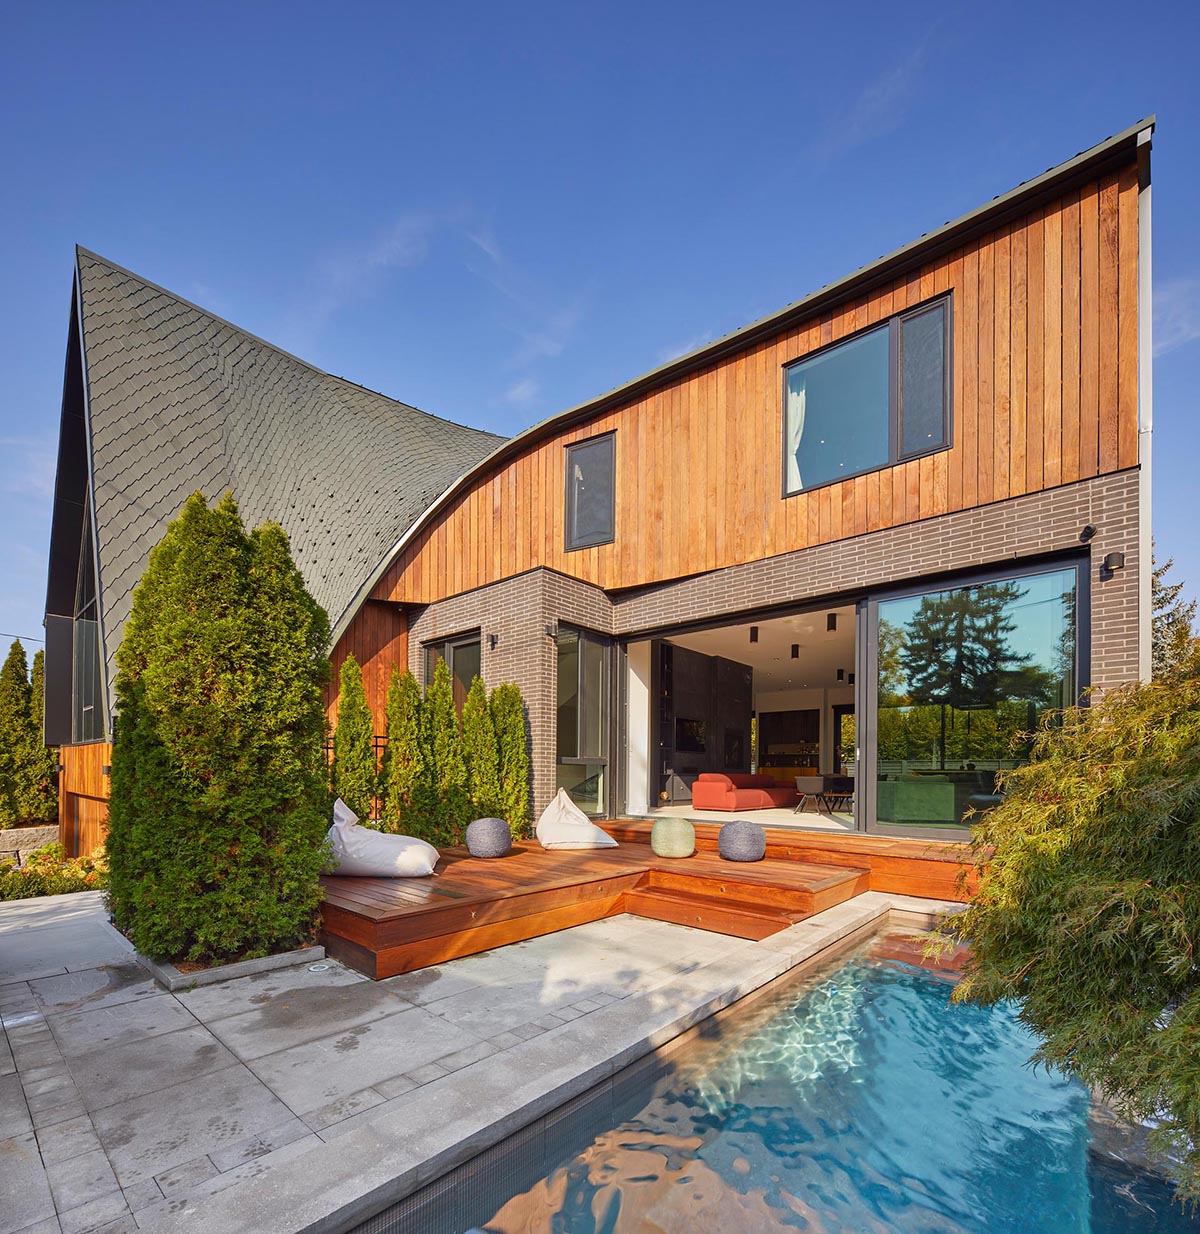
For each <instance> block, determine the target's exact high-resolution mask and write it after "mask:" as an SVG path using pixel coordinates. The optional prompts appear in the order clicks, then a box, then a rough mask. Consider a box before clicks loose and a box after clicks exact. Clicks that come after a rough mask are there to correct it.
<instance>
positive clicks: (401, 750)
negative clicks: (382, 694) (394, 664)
mask: <svg viewBox="0 0 1200 1234" xmlns="http://www.w3.org/2000/svg"><path fill="white" fill-rule="evenodd" d="M422 707H423V703H422V700H421V687H420V686H419V685H417V680H416V678H415V677H414V676H413V675H412V673H410V672H408V671H407V670H405V671H404V672H401V671H400V670H399V668H394V669H393V670H392V680H391V683H390V684H389V686H388V698H387V745H386V747H385V748H384V751H383V766H382V769H381V771H380V781H381V790H380V795H381V797H382V799H383V802H382V813H381V821H382V823H383V829H384V830H385V831H390V832H393V833H395V834H399V835H411V836H417V837H418V838H419V839H423V840H428V838H429V837H428V835H427V834H426V833H427V832H428V830H429V828H428V827H427V826H426V811H427V810H428V809H429V807H430V803H431V801H432V799H433V791H432V782H431V777H430V774H429V760H428V759H427V758H426V757H425V746H424V725H423V722H422Z"/></svg>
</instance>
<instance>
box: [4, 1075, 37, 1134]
mask: <svg viewBox="0 0 1200 1234" xmlns="http://www.w3.org/2000/svg"><path fill="white" fill-rule="evenodd" d="M0 1127H3V1128H4V1133H5V1135H6V1136H19V1135H27V1134H28V1133H29V1132H30V1131H32V1130H33V1119H32V1118H30V1115H29V1105H28V1103H27V1102H26V1100H25V1090H24V1089H23V1088H22V1086H21V1077H20V1076H18V1075H16V1074H13V1075H6V1076H0Z"/></svg>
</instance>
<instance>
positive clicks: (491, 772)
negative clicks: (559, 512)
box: [462, 677, 504, 818]
mask: <svg viewBox="0 0 1200 1234" xmlns="http://www.w3.org/2000/svg"><path fill="white" fill-rule="evenodd" d="M462 734H463V758H464V760H465V762H466V764H467V792H468V797H469V800H470V813H471V815H472V817H473V818H491V817H494V816H495V815H496V814H497V811H499V810H502V809H503V808H504V802H503V800H502V797H501V793H500V747H499V745H498V744H497V742H496V726H495V724H493V722H492V712H491V708H490V707H489V706H488V696H487V690H485V689H484V685H483V680H482V678H479V677H476V678H475V680H474V681H472V682H471V689H470V692H469V693H468V694H467V701H466V702H465V703H464V704H463V713H462Z"/></svg>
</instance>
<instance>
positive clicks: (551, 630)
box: [546, 619, 558, 638]
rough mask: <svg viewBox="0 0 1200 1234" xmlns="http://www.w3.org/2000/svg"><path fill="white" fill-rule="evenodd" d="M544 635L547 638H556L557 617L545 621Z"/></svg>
mask: <svg viewBox="0 0 1200 1234" xmlns="http://www.w3.org/2000/svg"><path fill="white" fill-rule="evenodd" d="M546 637H547V638H558V620H557V619H555V620H554V621H550V622H547V623H546Z"/></svg>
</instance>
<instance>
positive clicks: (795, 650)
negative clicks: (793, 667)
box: [792, 643, 800, 660]
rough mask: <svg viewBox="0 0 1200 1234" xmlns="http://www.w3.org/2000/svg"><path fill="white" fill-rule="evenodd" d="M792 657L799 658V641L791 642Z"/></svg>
mask: <svg viewBox="0 0 1200 1234" xmlns="http://www.w3.org/2000/svg"><path fill="white" fill-rule="evenodd" d="M792 659H793V660H798V659H800V644H799V643H793V644H792Z"/></svg>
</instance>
